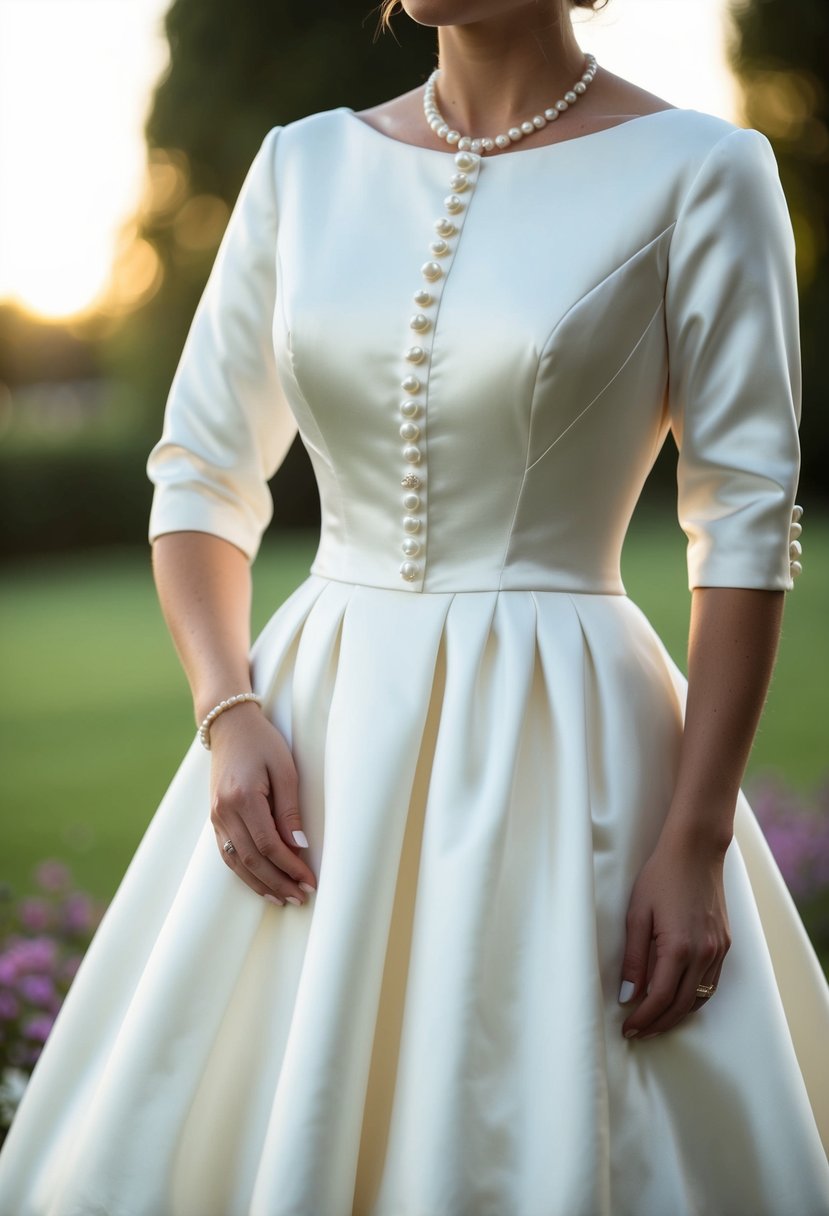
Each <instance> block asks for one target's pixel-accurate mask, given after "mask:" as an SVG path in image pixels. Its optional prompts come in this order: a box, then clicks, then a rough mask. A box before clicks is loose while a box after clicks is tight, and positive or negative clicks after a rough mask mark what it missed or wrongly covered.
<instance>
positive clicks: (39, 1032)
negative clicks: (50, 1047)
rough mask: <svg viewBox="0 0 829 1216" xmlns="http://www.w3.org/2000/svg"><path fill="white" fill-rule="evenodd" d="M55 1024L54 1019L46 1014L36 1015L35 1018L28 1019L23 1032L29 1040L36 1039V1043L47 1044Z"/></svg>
mask: <svg viewBox="0 0 829 1216" xmlns="http://www.w3.org/2000/svg"><path fill="white" fill-rule="evenodd" d="M54 1024H55V1019H54V1018H53V1017H50V1016H49V1015H48V1014H45V1013H36V1014H35V1015H34V1016H33V1017H30V1018H26V1020H25V1022H24V1023H23V1026H22V1030H23V1033H24V1035H25V1036H26V1038H27V1039H34V1041H35V1042H36V1043H45V1042H46V1040H47V1039H48V1037H49V1032H50V1031H51V1029H52V1027H53V1026H54Z"/></svg>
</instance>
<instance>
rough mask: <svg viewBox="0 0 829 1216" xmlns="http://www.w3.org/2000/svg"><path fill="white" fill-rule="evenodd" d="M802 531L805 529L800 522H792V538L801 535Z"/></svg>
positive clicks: (790, 533)
mask: <svg viewBox="0 0 829 1216" xmlns="http://www.w3.org/2000/svg"><path fill="white" fill-rule="evenodd" d="M802 531H803V529H802V527H801V526H800V524H791V525H790V527H789V536H790V537H791V539H792V540H794V539H795V537H797V536H800V534H801V532H802Z"/></svg>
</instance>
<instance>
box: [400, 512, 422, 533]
mask: <svg viewBox="0 0 829 1216" xmlns="http://www.w3.org/2000/svg"><path fill="white" fill-rule="evenodd" d="M403 531H404V532H419V531H420V520H419V519H417V518H416V517H415V516H414V515H404V516H403Z"/></svg>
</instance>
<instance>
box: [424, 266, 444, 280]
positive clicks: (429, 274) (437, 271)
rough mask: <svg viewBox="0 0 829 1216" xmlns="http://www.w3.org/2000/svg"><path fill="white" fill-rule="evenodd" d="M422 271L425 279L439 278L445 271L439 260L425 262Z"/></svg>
mask: <svg viewBox="0 0 829 1216" xmlns="http://www.w3.org/2000/svg"><path fill="white" fill-rule="evenodd" d="M420 273H421V274H422V275H423V277H424V279H439V278H440V276H441V275H442V274H443V271H442V270H441V268H440V266H439V265H438V263H437V262H424V263H423V265H422V266H421V268H420Z"/></svg>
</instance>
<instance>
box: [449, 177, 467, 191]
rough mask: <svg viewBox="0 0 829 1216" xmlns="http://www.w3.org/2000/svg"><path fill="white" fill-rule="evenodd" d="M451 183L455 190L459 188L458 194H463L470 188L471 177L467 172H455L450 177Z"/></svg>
mask: <svg viewBox="0 0 829 1216" xmlns="http://www.w3.org/2000/svg"><path fill="white" fill-rule="evenodd" d="M449 185H450V187H451V188H452V189H453V190H457V192H458V194H462V193H463V191H464V190H466V189H468V188H469V178H468V177H467V176H466V174H465V173H453V174H452V176H451V177H450V178H449Z"/></svg>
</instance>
